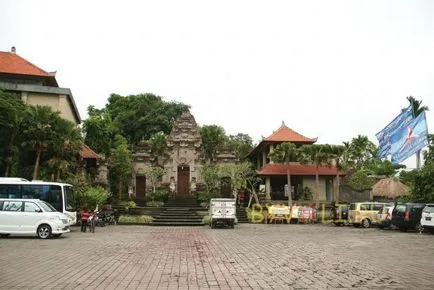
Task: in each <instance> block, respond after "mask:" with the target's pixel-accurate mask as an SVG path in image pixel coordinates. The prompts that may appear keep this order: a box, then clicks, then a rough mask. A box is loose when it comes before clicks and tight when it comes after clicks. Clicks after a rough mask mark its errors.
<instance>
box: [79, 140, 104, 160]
mask: <svg viewBox="0 0 434 290" xmlns="http://www.w3.org/2000/svg"><path fill="white" fill-rule="evenodd" d="M80 155H81V157H82V158H84V159H101V158H102V156H101V155H99V154H98V153H96V152H95V151H93V150H92V149H90V147H89V146H87V145H86V144H84V143H83V145H82V146H81V151H80Z"/></svg>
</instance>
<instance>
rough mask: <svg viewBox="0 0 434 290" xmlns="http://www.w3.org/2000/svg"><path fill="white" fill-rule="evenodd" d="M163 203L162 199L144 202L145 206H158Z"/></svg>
mask: <svg viewBox="0 0 434 290" xmlns="http://www.w3.org/2000/svg"><path fill="white" fill-rule="evenodd" d="M163 205H164V202H162V201H148V202H147V203H146V206H152V207H160V206H163Z"/></svg>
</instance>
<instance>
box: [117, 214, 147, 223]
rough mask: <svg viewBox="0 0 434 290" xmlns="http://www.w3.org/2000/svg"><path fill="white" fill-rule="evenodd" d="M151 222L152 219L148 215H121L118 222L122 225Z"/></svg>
mask: <svg viewBox="0 0 434 290" xmlns="http://www.w3.org/2000/svg"><path fill="white" fill-rule="evenodd" d="M153 220H154V218H153V217H151V216H148V215H121V216H120V217H119V221H118V222H119V223H124V224H150V223H152V221H153Z"/></svg>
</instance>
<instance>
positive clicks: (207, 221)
mask: <svg viewBox="0 0 434 290" xmlns="http://www.w3.org/2000/svg"><path fill="white" fill-rule="evenodd" d="M202 224H204V225H208V224H209V215H206V216H204V217H203V218H202Z"/></svg>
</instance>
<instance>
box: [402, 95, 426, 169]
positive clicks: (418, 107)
mask: <svg viewBox="0 0 434 290" xmlns="http://www.w3.org/2000/svg"><path fill="white" fill-rule="evenodd" d="M407 101H408V102H409V103H410V106H411V107H412V109H413V117H415V118H416V117H417V116H419V115H420V114H422V113H423V112H425V111H429V108H428V106H425V105H424V106H422V101H419V100H416V99H415V98H414V97H413V96H408V97H407ZM420 152H421V150H418V151H417V152H416V168H418V169H419V168H420Z"/></svg>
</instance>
